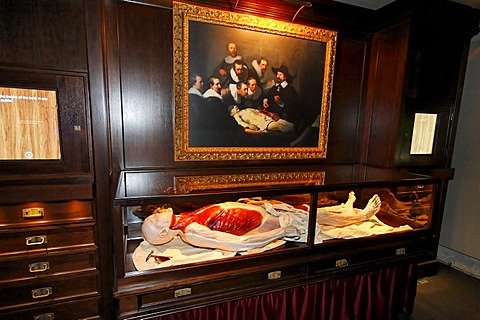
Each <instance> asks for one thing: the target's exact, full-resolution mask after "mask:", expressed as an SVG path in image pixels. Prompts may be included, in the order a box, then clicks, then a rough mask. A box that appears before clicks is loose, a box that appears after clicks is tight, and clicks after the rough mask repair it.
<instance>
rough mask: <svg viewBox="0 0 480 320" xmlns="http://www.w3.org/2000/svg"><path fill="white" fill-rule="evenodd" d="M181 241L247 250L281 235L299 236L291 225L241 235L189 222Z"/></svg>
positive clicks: (196, 244)
mask: <svg viewBox="0 0 480 320" xmlns="http://www.w3.org/2000/svg"><path fill="white" fill-rule="evenodd" d="M180 236H181V237H182V239H183V241H185V242H187V243H189V244H191V245H194V246H198V247H204V248H213V249H221V250H226V251H247V250H250V249H254V248H261V247H264V246H266V245H267V244H269V243H270V242H272V241H274V240H277V239H280V238H283V237H297V236H298V237H299V236H300V233H299V231H298V230H297V229H296V228H295V227H292V226H289V227H285V228H276V229H273V230H270V231H265V232H259V233H252V234H248V235H243V236H236V235H233V234H229V233H225V232H220V231H215V230H210V229H209V228H208V227H206V226H203V225H200V224H198V223H192V224H190V225H189V226H188V227H187V228H186V229H185V233H183V234H180Z"/></svg>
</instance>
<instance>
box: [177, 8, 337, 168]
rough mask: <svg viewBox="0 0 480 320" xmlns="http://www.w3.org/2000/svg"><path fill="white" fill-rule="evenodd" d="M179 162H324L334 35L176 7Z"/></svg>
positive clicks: (269, 20)
mask: <svg viewBox="0 0 480 320" xmlns="http://www.w3.org/2000/svg"><path fill="white" fill-rule="evenodd" d="M173 24H174V35H173V36H174V44H173V45H174V57H173V62H174V66H173V67H174V84H175V122H174V137H175V144H174V145H175V161H222V160H223V161H226V160H274V159H278V160H285V159H286V160H289V159H320V158H325V157H326V153H327V141H328V123H329V114H330V104H331V93H332V85H333V69H334V61H335V49H336V41H337V33H336V32H335V31H330V30H325V29H319V28H314V27H308V26H302V25H298V24H293V23H288V22H282V21H277V20H273V19H267V18H259V17H255V16H251V15H246V14H239V13H234V12H228V11H221V10H215V9H211V8H205V7H199V6H194V5H189V4H185V3H181V2H174V3H173Z"/></svg>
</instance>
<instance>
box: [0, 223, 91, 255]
mask: <svg viewBox="0 0 480 320" xmlns="http://www.w3.org/2000/svg"><path fill="white" fill-rule="evenodd" d="M0 242H1V243H2V245H1V246H0V259H1V258H2V257H8V256H14V255H21V256H26V255H27V254H35V253H37V254H38V253H47V252H55V251H62V250H70V251H71V250H72V249H75V248H85V247H88V246H90V247H95V240H94V232H93V223H88V224H77V225H65V226H57V227H40V228H32V229H24V230H18V231H17V230H8V231H3V232H0Z"/></svg>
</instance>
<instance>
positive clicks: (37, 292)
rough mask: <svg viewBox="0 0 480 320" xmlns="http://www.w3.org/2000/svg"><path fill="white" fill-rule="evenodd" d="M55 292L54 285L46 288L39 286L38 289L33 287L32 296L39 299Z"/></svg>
mask: <svg viewBox="0 0 480 320" xmlns="http://www.w3.org/2000/svg"><path fill="white" fill-rule="evenodd" d="M52 293H53V291H52V287H44V288H38V289H33V290H32V298H33V299H39V298H45V297H48V296H49V295H51V294H52Z"/></svg>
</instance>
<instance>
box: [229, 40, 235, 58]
mask: <svg viewBox="0 0 480 320" xmlns="http://www.w3.org/2000/svg"><path fill="white" fill-rule="evenodd" d="M228 54H229V55H230V56H231V57H236V56H237V45H236V44H235V43H229V44H228Z"/></svg>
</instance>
